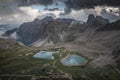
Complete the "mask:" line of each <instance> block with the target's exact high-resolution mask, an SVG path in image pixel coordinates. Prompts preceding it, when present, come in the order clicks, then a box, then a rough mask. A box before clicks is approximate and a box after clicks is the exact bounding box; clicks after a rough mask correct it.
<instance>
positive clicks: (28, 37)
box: [16, 17, 53, 45]
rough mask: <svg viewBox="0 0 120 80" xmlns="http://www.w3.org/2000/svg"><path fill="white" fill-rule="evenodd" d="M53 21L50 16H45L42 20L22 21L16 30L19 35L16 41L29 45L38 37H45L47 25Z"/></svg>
mask: <svg viewBox="0 0 120 80" xmlns="http://www.w3.org/2000/svg"><path fill="white" fill-rule="evenodd" d="M52 21H53V18H52V17H46V18H44V19H42V20H39V19H37V18H36V19H35V20H34V21H33V22H28V23H23V24H22V25H21V26H20V27H19V28H18V30H17V31H16V32H17V35H18V36H19V38H18V41H21V42H22V43H24V44H25V45H29V44H31V43H33V42H35V41H37V40H38V39H39V38H41V39H42V38H44V37H46V29H47V25H49V24H50V23H51V22H52Z"/></svg>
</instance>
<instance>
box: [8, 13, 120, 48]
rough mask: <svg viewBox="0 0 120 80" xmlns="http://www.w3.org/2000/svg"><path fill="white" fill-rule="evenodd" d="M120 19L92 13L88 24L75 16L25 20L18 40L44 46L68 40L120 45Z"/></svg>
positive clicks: (108, 45)
mask: <svg viewBox="0 0 120 80" xmlns="http://www.w3.org/2000/svg"><path fill="white" fill-rule="evenodd" d="M119 26H120V21H119V20H118V21H116V22H113V23H109V20H107V19H104V18H102V17H100V16H96V17H95V16H94V15H92V14H91V15H89V17H88V20H87V22H86V23H81V22H79V21H76V20H73V19H53V18H52V17H46V18H43V19H41V20H39V19H37V18H36V19H35V20H34V21H33V22H28V23H23V24H22V25H21V26H20V27H19V28H18V29H17V30H16V34H17V36H18V38H17V40H18V41H20V42H22V43H24V44H25V45H31V46H36V47H39V46H41V45H42V46H43V45H47V44H51V45H54V44H58V43H61V44H62V43H66V42H69V43H71V42H75V43H79V42H82V43H85V45H86V46H88V45H87V44H88V43H89V46H91V47H96V45H93V44H97V45H100V46H102V47H105V48H107V49H111V50H114V49H116V48H120V43H119V41H120V38H119V36H120V30H119ZM9 32H11V31H9Z"/></svg>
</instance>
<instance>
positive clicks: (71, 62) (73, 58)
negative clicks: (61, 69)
mask: <svg viewBox="0 0 120 80" xmlns="http://www.w3.org/2000/svg"><path fill="white" fill-rule="evenodd" d="M87 62H88V60H87V59H85V58H84V57H81V56H79V55H69V56H67V57H65V58H64V59H62V60H61V63H62V64H63V65H64V66H81V65H85V64H86V63H87Z"/></svg>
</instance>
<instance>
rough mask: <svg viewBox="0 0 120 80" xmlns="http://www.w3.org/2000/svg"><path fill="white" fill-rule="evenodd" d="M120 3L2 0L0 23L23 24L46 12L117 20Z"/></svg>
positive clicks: (75, 16) (80, 0)
mask: <svg viewBox="0 0 120 80" xmlns="http://www.w3.org/2000/svg"><path fill="white" fill-rule="evenodd" d="M119 5H120V1H119V0H0V24H2V23H3V24H6V23H10V24H22V23H23V22H29V21H32V20H34V19H35V18H36V17H37V16H39V17H40V16H43V15H46V14H47V15H48V14H54V16H56V18H57V17H60V18H73V19H78V20H82V21H86V20H87V17H88V15H89V14H94V15H96V16H103V17H104V18H107V19H109V20H110V21H116V20H118V19H120V6H119Z"/></svg>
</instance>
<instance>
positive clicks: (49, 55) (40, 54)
mask: <svg viewBox="0 0 120 80" xmlns="http://www.w3.org/2000/svg"><path fill="white" fill-rule="evenodd" d="M54 53H59V51H55V52H50V51H40V52H38V53H36V54H35V55H33V57H34V58H44V59H51V60H53V59H55V58H54V56H53V54H54Z"/></svg>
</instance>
